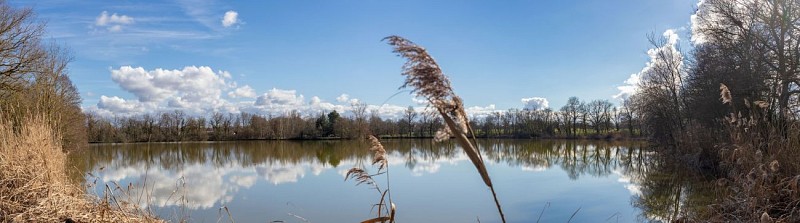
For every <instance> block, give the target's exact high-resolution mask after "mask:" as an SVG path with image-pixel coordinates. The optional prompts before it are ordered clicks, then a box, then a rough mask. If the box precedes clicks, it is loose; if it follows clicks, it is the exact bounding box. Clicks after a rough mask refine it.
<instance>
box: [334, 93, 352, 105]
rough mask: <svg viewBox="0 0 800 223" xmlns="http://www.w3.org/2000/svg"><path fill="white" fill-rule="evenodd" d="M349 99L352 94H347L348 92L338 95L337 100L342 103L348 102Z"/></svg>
mask: <svg viewBox="0 0 800 223" xmlns="http://www.w3.org/2000/svg"><path fill="white" fill-rule="evenodd" d="M348 100H350V95H347V94H342V95H339V97H336V101H338V102H341V103H344V102H347V101H348Z"/></svg>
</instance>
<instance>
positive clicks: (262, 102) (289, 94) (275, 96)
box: [255, 88, 304, 107]
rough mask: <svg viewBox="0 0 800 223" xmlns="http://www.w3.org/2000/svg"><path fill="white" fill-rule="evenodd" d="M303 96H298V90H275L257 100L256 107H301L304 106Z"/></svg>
mask: <svg viewBox="0 0 800 223" xmlns="http://www.w3.org/2000/svg"><path fill="white" fill-rule="evenodd" d="M303 101H304V97H303V95H299V96H298V95H297V91H296V90H283V89H277V88H273V89H272V90H269V91H268V92H267V93H265V94H264V95H261V96H258V98H256V103H255V105H256V106H273V107H274V106H300V105H302V104H303Z"/></svg>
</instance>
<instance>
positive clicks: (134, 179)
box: [70, 139, 703, 222]
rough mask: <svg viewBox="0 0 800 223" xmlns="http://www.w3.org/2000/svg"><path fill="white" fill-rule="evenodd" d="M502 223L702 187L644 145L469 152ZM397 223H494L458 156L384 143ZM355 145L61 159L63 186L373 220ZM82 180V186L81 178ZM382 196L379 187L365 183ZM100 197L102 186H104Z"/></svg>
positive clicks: (164, 210) (168, 205) (188, 208)
mask: <svg viewBox="0 0 800 223" xmlns="http://www.w3.org/2000/svg"><path fill="white" fill-rule="evenodd" d="M478 144H479V146H480V148H481V151H482V154H483V157H484V159H486V163H487V168H488V170H489V173H490V175H491V177H492V181H493V182H494V185H495V189H496V191H497V195H498V198H499V200H500V202H501V205H502V206H503V210H504V212H505V215H506V218H507V220H508V221H509V222H536V221H537V220H538V221H540V222H567V221H568V220H570V219H571V221H572V222H641V221H658V220H670V219H673V218H674V217H675V216H676V214H677V213H678V212H680V213H684V212H686V208H684V206H701V205H700V203H702V202H699V201H702V200H703V198H702V196H693V195H692V194H700V193H692V192H693V191H696V190H698V189H702V188H703V187H702V186H697V185H698V184H695V183H692V182H688V183H687V182H686V180H682V179H684V178H683V177H679V176H675V174H673V173H671V172H670V171H669V170H668V169H667V168H664V167H663V166H665V165H662V164H661V162H660V161H658V160H659V159H656V158H655V155H654V152H652V151H651V150H650V149H648V148H647V146H646V144H645V143H642V142H606V141H569V140H507V139H503V140H479V141H478ZM383 145H384V147H385V148H386V150H387V153H388V161H389V177H390V182H389V183H390V184H389V185H388V186H389V188H390V190H391V196H392V200H393V202H394V203H395V204H396V205H397V215H396V219H397V221H398V222H478V221H480V222H499V221H500V220H499V216H498V214H497V209H496V207H495V204H494V202H493V200H492V195H491V192H490V191H489V189H488V188H487V187H486V186H485V185H484V184H483V182H482V181H481V178H480V175H479V174H478V173H477V171H476V170H475V167H474V166H472V164H471V162H470V161H469V159H468V157H467V156H466V155H465V154H464V153H463V151H462V150H461V148H460V147H459V146H457V145H455V144H454V143H453V142H444V143H434V142H433V141H432V140H430V139H397V140H383ZM368 148H369V145H368V144H367V143H366V142H360V141H339V140H332V141H239V142H197V143H139V144H94V145H91V146H90V148H89V149H88V150H86V151H84V152H81V153H73V154H71V155H70V163H72V164H74V165H75V167H74V168H73V171H72V172H73V178H74V179H76V180H77V181H81V182H84V183H87V184H88V185H90V186H91V185H94V186H93V187H91V188H90V190H91V191H93V193H95V194H97V195H99V196H101V197H102V196H103V194H112V193H113V194H114V195H115V197H117V199H116V200H114V201H113V202H120V203H122V202H128V203H133V204H138V205H140V206H141V207H144V208H145V209H146V210H148V211H151V212H152V213H155V214H156V215H158V216H160V217H162V218H165V219H170V220H175V221H177V220H180V219H187V220H189V221H191V222H217V221H223V222H227V221H229V220H230V219H231V218H232V219H233V220H235V221H238V222H273V221H277V222H280V221H283V222H358V221H362V220H366V219H369V218H373V217H375V212H374V210H373V209H372V204H375V203H377V202H378V200H379V199H380V195H379V194H378V193H376V191H375V190H374V189H372V188H371V187H370V186H369V185H364V184H362V185H356V182H354V181H352V180H347V181H345V180H344V177H345V173H346V172H347V170H348V169H350V168H352V167H357V166H361V167H365V168H366V169H367V170H369V171H371V172H374V171H375V170H376V168H374V167H372V166H370V164H371V160H372V154H371V153H370V152H369V151H368ZM87 173H88V174H87ZM375 179H376V181H377V183H378V185H379V186H380V187H381V188H386V186H387V183H386V178H385V175H380V176H376V177H375ZM106 185H107V186H106Z"/></svg>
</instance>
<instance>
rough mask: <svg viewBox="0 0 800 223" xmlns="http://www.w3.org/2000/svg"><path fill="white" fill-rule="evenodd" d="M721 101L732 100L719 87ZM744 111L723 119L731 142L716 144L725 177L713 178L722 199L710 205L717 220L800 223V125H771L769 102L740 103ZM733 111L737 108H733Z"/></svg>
mask: <svg viewBox="0 0 800 223" xmlns="http://www.w3.org/2000/svg"><path fill="white" fill-rule="evenodd" d="M720 96H721V99H722V102H723V103H726V104H729V105H730V106H731V107H732V108H733V104H732V103H731V102H732V101H733V100H736V98H733V97H732V96H731V94H730V91H729V90H728V87H727V86H725V85H724V84H722V85H721V86H720ZM744 105H745V107H746V109H742V110H744V111H745V113H742V112H738V113H731V114H730V116H729V117H727V118H726V121H727V122H728V132H729V133H730V141H731V143H729V144H723V145H722V146H720V150H719V155H720V159H721V160H720V165H721V167H722V168H723V169H725V173H726V174H727V176H725V177H724V178H721V179H719V180H717V185H718V188H720V191H721V195H722V196H720V198H719V200H718V201H717V202H716V204H714V205H711V207H712V210H713V211H714V215H715V216H712V217H711V218H712V219H713V220H715V221H734V222H761V223H771V222H800V163H798V161H800V153H798V152H797V151H796V150H797V148H800V123H797V122H796V121H789V122H787V123H784V124H780V123H776V122H773V121H770V119H769V113H768V112H767V109H768V103H766V102H764V101H753V102H751V101H748V100H746V99H745V100H744ZM734 110H735V109H734Z"/></svg>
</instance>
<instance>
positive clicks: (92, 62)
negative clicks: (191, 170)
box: [9, 0, 697, 115]
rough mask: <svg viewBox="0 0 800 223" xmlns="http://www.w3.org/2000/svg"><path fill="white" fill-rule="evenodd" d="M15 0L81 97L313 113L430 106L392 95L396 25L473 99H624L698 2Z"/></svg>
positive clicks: (482, 103)
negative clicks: (629, 84) (390, 39)
mask: <svg viewBox="0 0 800 223" xmlns="http://www.w3.org/2000/svg"><path fill="white" fill-rule="evenodd" d="M9 2H10V3H11V4H12V5H15V6H28V7H33V8H34V10H35V11H36V12H37V13H38V18H39V19H41V20H43V21H46V22H47V24H48V28H47V31H48V37H49V38H52V39H53V40H55V41H56V42H58V43H61V44H62V45H65V46H66V47H67V48H69V49H70V50H71V52H72V55H73V57H74V61H73V62H72V63H71V65H70V73H71V77H72V80H73V82H74V83H75V84H76V85H77V87H78V88H79V90H80V91H81V94H82V96H83V99H84V100H83V107H84V109H85V110H87V111H95V112H98V113H101V114H106V115H130V114H140V113H142V112H152V111H158V110H174V109H184V110H186V111H188V112H190V113H197V114H207V113H210V112H214V111H220V112H226V111H229V112H238V111H248V112H258V113H280V112H285V111H286V110H289V109H299V110H302V111H307V112H314V111H320V110H330V109H337V110H347V109H348V108H349V104H350V103H351V102H353V101H354V100H358V101H359V102H364V103H367V104H370V105H374V106H371V107H370V109H379V110H381V112H382V113H385V114H387V115H390V114H391V113H392V112H397V111H399V110H401V109H402V108H405V107H407V106H410V105H411V106H417V107H420V106H423V105H419V104H417V103H415V101H414V100H413V97H412V96H411V95H409V94H407V93H401V94H399V95H398V96H395V97H393V98H391V99H389V97H390V96H392V95H393V94H395V93H396V92H397V91H398V90H397V88H398V87H399V86H400V85H401V84H402V81H403V77H402V76H401V75H400V68H401V65H402V63H403V60H402V59H401V58H398V57H396V56H395V55H394V54H392V53H391V48H390V47H389V46H388V45H387V44H386V43H384V42H381V41H380V40H381V39H382V38H383V37H385V36H388V35H400V36H403V37H406V38H408V39H410V40H412V41H414V42H416V43H418V44H420V45H422V46H424V47H426V49H428V51H429V52H430V53H431V54H432V55H433V56H434V57H435V58H436V59H437V60H438V62H439V63H440V65H441V67H442V68H443V70H444V71H445V73H446V74H447V75H448V76H449V77H450V78H451V81H452V84H453V86H454V88H455V90H456V93H457V94H459V95H461V96H462V98H464V101H465V103H466V105H467V106H468V107H472V110H473V111H474V112H481V111H483V112H485V111H492V110H506V109H509V108H523V107H524V106H526V105H525V104H523V102H522V99H523V98H531V97H539V98H545V99H547V101H549V106H550V107H552V108H554V109H558V108H559V107H561V106H562V105H563V104H564V102H566V100H567V98H568V97H570V96H577V97H579V98H581V99H584V100H592V99H609V100H612V101H616V99H614V98H613V96H614V95H616V94H618V93H619V92H620V90H619V89H618V87H619V86H622V85H624V83H623V82H624V81H625V80H626V79H628V78H629V76H630V75H631V74H634V73H637V72H639V71H641V70H642V68H643V67H644V66H645V63H646V62H647V61H648V59H649V57H648V56H647V54H646V51H647V50H648V49H649V48H652V47H651V46H650V45H649V43H648V41H647V38H646V36H647V34H650V33H656V34H660V33H662V32H664V31H665V30H668V29H674V30H676V33H677V34H678V35H680V36H681V42H682V43H684V44H683V45H684V46H685V47H684V49H686V48H688V47H687V46H689V44H685V43H686V42H687V41H686V39H688V35H689V31H688V30H687V27H689V26H690V24H689V21H690V19H689V18H690V16H691V14H692V13H693V11H694V8H695V7H696V4H697V1H695V0H669V1H663V0H626V1H588V0H587V1H444V0H443V1H425V0H420V1H351V0H346V1H345V0H343V1H330V0H326V1H213V0H208V1H200V0H179V1H133V0H130V1H127V0H120V1H106V0H86V1H57V0H43V1H33V0H10V1H9ZM226 14H227V21H225V18H226ZM115 75H116V76H115ZM237 90H238V91H237ZM343 94H346V95H343ZM387 99H389V100H388V102H387V104H388V105H383V106H379V105H381V103H383V102H384V101H386V100H387ZM535 101H537V102H541V101H542V100H535ZM541 105H542V104H541V103H539V104H538V106H541ZM529 106H531V105H529ZM384 110H385V111H384Z"/></svg>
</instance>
